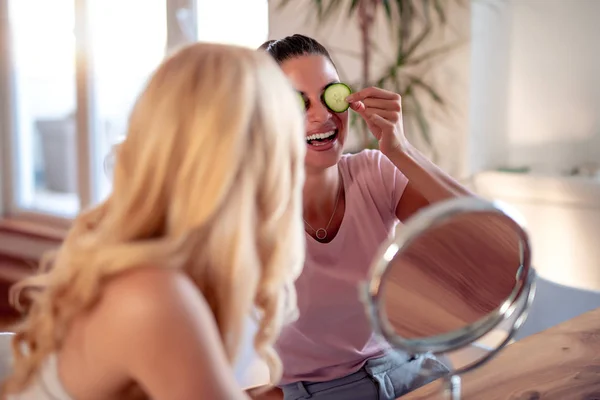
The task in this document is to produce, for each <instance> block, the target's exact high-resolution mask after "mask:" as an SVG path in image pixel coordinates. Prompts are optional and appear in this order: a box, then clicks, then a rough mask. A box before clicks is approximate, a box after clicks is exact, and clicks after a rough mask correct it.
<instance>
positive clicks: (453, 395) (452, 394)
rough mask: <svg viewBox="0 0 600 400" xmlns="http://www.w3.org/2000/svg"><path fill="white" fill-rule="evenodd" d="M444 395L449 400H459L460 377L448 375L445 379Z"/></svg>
mask: <svg viewBox="0 0 600 400" xmlns="http://www.w3.org/2000/svg"><path fill="white" fill-rule="evenodd" d="M444 379H445V381H446V382H445V384H446V393H448V398H449V399H450V400H461V398H460V394H461V380H460V375H454V374H452V375H448V376H446V377H445V378H444Z"/></svg>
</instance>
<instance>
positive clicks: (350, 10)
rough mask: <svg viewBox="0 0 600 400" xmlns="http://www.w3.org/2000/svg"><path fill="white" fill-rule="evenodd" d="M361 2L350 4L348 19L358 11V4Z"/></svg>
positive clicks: (355, 0)
mask: <svg viewBox="0 0 600 400" xmlns="http://www.w3.org/2000/svg"><path fill="white" fill-rule="evenodd" d="M360 2H361V0H352V3H350V8H349V9H348V17H351V16H352V14H353V13H354V12H355V11H356V9H357V7H358V4H359V3H360Z"/></svg>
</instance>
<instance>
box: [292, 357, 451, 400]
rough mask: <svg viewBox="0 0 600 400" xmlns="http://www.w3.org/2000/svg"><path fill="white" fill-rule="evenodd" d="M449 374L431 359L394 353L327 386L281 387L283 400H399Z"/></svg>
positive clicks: (443, 366) (320, 383)
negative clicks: (408, 357)
mask: <svg viewBox="0 0 600 400" xmlns="http://www.w3.org/2000/svg"><path fill="white" fill-rule="evenodd" d="M447 373H448V368H447V367H446V366H445V365H444V364H443V363H442V362H441V361H439V360H438V359H436V358H435V357H433V356H431V355H422V356H419V357H414V358H411V359H407V358H406V357H404V358H402V357H398V356H397V355H395V354H394V353H388V354H386V355H384V356H381V357H377V358H373V359H370V360H367V362H366V363H365V365H364V366H363V367H362V368H361V369H359V370H358V371H356V372H354V373H352V374H350V375H347V376H344V377H342V378H338V379H334V380H331V381H327V382H294V383H290V384H287V385H284V386H282V387H281V389H282V390H283V394H284V400H301V399H319V400H321V399H327V400H396V399H397V398H398V397H400V396H402V395H405V394H406V393H408V392H411V391H413V390H415V389H417V388H419V387H421V386H423V385H425V384H427V383H429V382H432V381H434V380H436V379H437V378H440V377H442V376H444V375H446V374H447Z"/></svg>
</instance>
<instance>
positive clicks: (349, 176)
mask: <svg viewBox="0 0 600 400" xmlns="http://www.w3.org/2000/svg"><path fill="white" fill-rule="evenodd" d="M339 168H340V171H341V176H342V179H343V181H344V190H345V195H346V210H345V213H344V219H343V221H342V224H341V226H340V229H339V231H338V233H337V235H336V236H335V238H334V239H333V240H332V241H331V242H329V243H319V242H317V241H316V240H315V239H313V238H312V237H311V236H310V235H309V234H306V244H307V254H306V262H305V265H304V271H303V272H302V275H301V276H300V277H299V278H298V280H297V282H296V289H297V291H298V307H299V310H300V318H299V319H298V320H297V321H296V322H294V323H293V324H291V325H289V326H287V327H285V328H284V330H283V332H282V334H281V336H280V339H279V340H278V342H277V345H276V348H277V350H278V352H279V355H280V356H281V359H282V361H283V366H284V371H283V379H282V381H281V384H287V383H291V382H297V381H310V382H322V381H328V380H332V379H336V378H340V377H342V376H346V375H348V374H351V373H353V372H355V371H357V370H359V369H360V368H361V367H362V366H363V365H364V363H365V361H366V360H368V359H369V358H372V357H376V356H379V355H380V354H382V353H383V351H384V349H385V348H384V347H383V344H382V342H381V341H380V340H378V339H376V337H375V335H374V333H373V330H372V329H371V327H370V325H369V322H368V319H367V316H366V313H365V308H364V306H363V304H362V303H361V301H360V298H359V291H358V284H359V282H361V281H363V280H365V279H366V278H367V275H368V272H369V267H370V265H371V262H372V261H373V259H374V257H375V255H376V253H377V252H378V251H379V248H380V246H381V245H382V243H383V242H384V241H385V240H386V239H387V238H389V237H390V235H391V234H392V232H393V229H394V226H395V224H396V223H397V221H398V220H397V218H396V214H395V211H396V206H397V204H398V202H399V201H400V197H401V196H402V193H403V192H404V189H405V188H406V185H407V183H408V180H407V178H406V177H405V176H404V175H403V174H402V173H401V172H400V171H399V170H398V169H397V168H396V167H395V166H394V165H393V164H392V163H391V162H390V161H389V160H388V158H387V157H386V156H385V155H383V154H382V153H381V152H380V151H378V150H363V151H362V152H360V153H358V154H354V155H344V156H343V157H342V159H341V160H340V163H339Z"/></svg>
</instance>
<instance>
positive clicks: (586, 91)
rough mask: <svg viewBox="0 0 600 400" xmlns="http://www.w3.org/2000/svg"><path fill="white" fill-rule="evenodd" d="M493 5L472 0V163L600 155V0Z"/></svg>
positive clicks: (556, 163) (561, 163)
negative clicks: (599, 43) (598, 41)
mask: <svg viewBox="0 0 600 400" xmlns="http://www.w3.org/2000/svg"><path fill="white" fill-rule="evenodd" d="M494 5H495V7H490V6H489V5H485V4H482V3H481V2H475V3H474V5H473V39H472V43H473V46H472V50H473V53H472V70H473V75H472V82H471V87H472V88H473V90H472V93H471V133H472V135H471V139H470V146H471V148H470V154H471V163H472V167H473V168H474V169H476V170H477V169H481V168H490V167H496V166H498V165H501V164H505V165H506V164H510V165H512V166H520V165H531V166H533V167H534V168H535V169H538V170H541V171H557V172H558V171H564V170H568V169H570V168H571V167H572V166H573V165H574V164H578V163H582V162H585V161H598V160H600V75H599V74H598V71H599V70H600V45H598V43H597V40H598V37H600V24H598V23H597V21H598V18H599V17H600V1H597V0H569V1H565V0H507V1H497V2H494ZM484 141H485V142H487V143H488V144H487V145H485V144H483V142H484ZM478 152H480V153H479V154H478Z"/></svg>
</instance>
